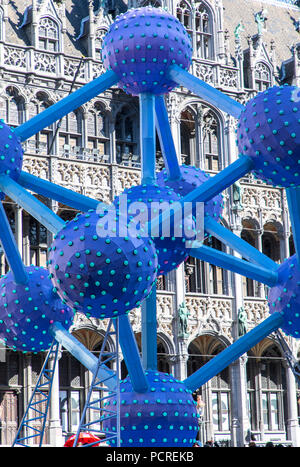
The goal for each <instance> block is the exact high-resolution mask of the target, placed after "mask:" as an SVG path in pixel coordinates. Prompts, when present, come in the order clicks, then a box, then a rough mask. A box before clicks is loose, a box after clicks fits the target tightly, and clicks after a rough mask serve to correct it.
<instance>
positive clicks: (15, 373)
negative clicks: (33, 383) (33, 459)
mask: <svg viewBox="0 0 300 467" xmlns="http://www.w3.org/2000/svg"><path fill="white" fill-rule="evenodd" d="M1 352H3V354H2V356H5V358H4V359H1V360H0V413H1V419H2V421H1V431H0V444H1V445H6V446H11V444H12V442H13V440H14V438H15V436H16V434H17V429H18V423H19V417H20V415H22V413H20V408H21V407H22V391H20V388H21V387H22V385H23V384H24V381H23V371H22V366H23V357H22V354H21V352H14V351H12V350H9V349H5V350H4V349H2V350H1Z"/></svg>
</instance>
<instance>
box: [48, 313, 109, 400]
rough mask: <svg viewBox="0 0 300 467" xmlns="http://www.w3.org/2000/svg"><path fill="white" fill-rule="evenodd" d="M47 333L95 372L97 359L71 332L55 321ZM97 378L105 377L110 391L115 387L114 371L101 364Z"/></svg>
mask: <svg viewBox="0 0 300 467" xmlns="http://www.w3.org/2000/svg"><path fill="white" fill-rule="evenodd" d="M49 333H50V334H51V335H52V336H53V337H54V339H55V340H56V341H57V342H58V343H59V344H61V345H62V346H63V347H64V348H65V349H66V350H68V352H70V354H71V355H73V357H74V358H76V359H77V360H78V361H79V362H80V363H82V365H83V366H85V368H87V369H88V370H89V371H91V372H92V373H93V374H95V372H96V370H97V365H98V359H97V357H95V355H93V354H92V353H91V352H90V351H89V350H88V349H87V348H86V347H85V346H84V345H83V344H81V342H79V341H78V340H77V339H76V338H75V337H74V336H72V334H71V333H70V332H68V331H66V329H65V328H64V327H63V326H62V324H61V323H59V322H58V321H55V322H54V323H53V324H51V326H50V328H49ZM98 376H99V379H105V380H106V381H105V384H106V386H107V387H108V389H110V390H111V391H115V390H116V389H117V379H116V377H115V373H114V372H113V371H112V370H110V369H109V368H107V367H106V366H105V365H101V367H100V369H99V372H98Z"/></svg>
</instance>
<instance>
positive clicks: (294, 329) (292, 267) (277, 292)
mask: <svg viewBox="0 0 300 467" xmlns="http://www.w3.org/2000/svg"><path fill="white" fill-rule="evenodd" d="M268 304H269V309H270V313H271V314H272V313H274V312H279V313H281V314H282V315H283V321H284V322H283V325H282V326H281V327H282V330H283V331H284V332H285V334H287V335H288V336H292V337H296V338H299V337H300V270H299V265H298V261H297V257H296V255H293V256H291V257H290V258H288V259H286V260H285V261H284V262H283V263H282V264H281V265H280V266H279V268H278V284H276V285H275V286H274V287H272V288H271V289H270V292H269V296H268Z"/></svg>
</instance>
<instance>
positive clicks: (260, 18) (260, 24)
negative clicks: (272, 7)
mask: <svg viewBox="0 0 300 467" xmlns="http://www.w3.org/2000/svg"><path fill="white" fill-rule="evenodd" d="M267 14H268V10H267V9H266V8H263V9H262V10H261V11H259V12H258V13H255V22H256V23H257V29H258V31H257V32H258V35H259V36H261V35H262V32H263V28H265V27H266V24H265V23H266V21H267V19H268V17H267Z"/></svg>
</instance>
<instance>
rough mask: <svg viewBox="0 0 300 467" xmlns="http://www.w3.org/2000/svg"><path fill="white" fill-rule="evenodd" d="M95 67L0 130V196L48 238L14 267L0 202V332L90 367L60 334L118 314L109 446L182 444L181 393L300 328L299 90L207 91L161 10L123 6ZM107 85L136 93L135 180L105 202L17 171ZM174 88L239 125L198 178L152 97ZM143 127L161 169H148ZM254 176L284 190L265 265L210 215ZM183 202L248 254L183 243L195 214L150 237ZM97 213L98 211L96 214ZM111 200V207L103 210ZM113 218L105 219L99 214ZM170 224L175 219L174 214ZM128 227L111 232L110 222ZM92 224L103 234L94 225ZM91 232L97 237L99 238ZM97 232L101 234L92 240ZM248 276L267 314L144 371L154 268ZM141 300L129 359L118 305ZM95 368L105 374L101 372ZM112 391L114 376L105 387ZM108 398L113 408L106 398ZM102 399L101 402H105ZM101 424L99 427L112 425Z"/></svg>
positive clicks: (185, 398) (189, 422)
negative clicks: (265, 301) (290, 238)
mask: <svg viewBox="0 0 300 467" xmlns="http://www.w3.org/2000/svg"><path fill="white" fill-rule="evenodd" d="M103 59H104V64H105V67H106V69H107V71H106V72H105V73H104V74H103V75H101V76H99V77H98V78H97V79H95V80H94V81H92V82H90V83H89V84H87V85H85V86H83V87H82V88H80V89H79V90H77V91H75V92H73V93H72V94H70V95H69V96H68V97H66V98H64V99H62V100H61V101H60V102H58V103H56V104H54V105H53V106H51V107H49V108H48V109H46V110H45V111H43V112H42V113H40V114H39V115H37V116H35V117H34V118H32V119H30V120H29V121H27V122H26V123H24V124H23V125H21V126H19V127H18V128H16V129H15V130H12V129H10V128H9V127H8V126H7V125H5V124H4V123H3V124H2V125H1V127H0V154H1V155H0V190H1V192H0V194H1V198H2V199H3V197H4V194H6V195H8V196H9V197H10V198H11V199H12V200H14V201H15V202H16V203H17V204H19V205H20V206H22V208H24V209H25V210H27V211H28V212H29V213H30V214H31V215H32V216H33V217H35V218H36V219H37V220H38V221H39V222H40V223H42V224H43V225H44V226H45V227H46V228H47V229H49V230H50V231H51V232H53V233H54V235H55V238H54V241H53V243H52V245H51V247H50V251H49V263H48V270H49V271H47V270H44V269H42V268H34V267H30V268H27V267H24V265H23V263H22V259H21V257H20V254H19V252H18V250H17V247H16V244H15V241H14V237H13V235H12V233H11V230H10V227H9V224H8V221H7V219H6V216H5V213H4V210H3V206H2V204H0V223H1V230H0V240H1V243H2V245H3V248H4V251H5V253H6V257H7V260H8V262H9V265H10V269H11V272H9V273H8V274H7V275H6V276H4V277H2V279H1V281H0V290H1V296H0V336H1V339H2V340H3V341H4V342H5V343H6V344H7V345H8V346H9V347H11V348H13V349H14V350H21V351H23V352H28V351H29V352H39V351H44V350H47V349H48V348H49V346H50V345H51V342H52V340H53V338H54V339H56V341H57V342H59V343H60V344H62V345H63V346H64V347H65V348H66V349H67V350H69V351H70V352H71V353H72V354H73V355H74V356H75V357H76V358H78V359H79V360H80V361H81V362H82V363H83V364H84V365H85V366H86V367H87V368H88V369H90V370H91V371H95V366H94V363H93V359H92V357H91V355H90V352H89V351H88V350H87V349H85V348H84V347H83V346H80V344H79V343H78V342H77V341H76V339H72V337H71V335H70V333H69V332H68V329H69V328H70V326H71V324H72V319H73V317H74V314H75V313H76V312H81V313H85V314H86V315H87V316H91V317H95V318H100V319H104V318H113V319H114V320H115V322H116V321H118V326H119V332H120V345H121V348H122V352H123V356H124V360H125V363H126V366H127V369H128V377H127V378H126V379H125V380H124V381H122V382H121V383H120V399H121V409H120V419H121V426H120V428H121V443H122V444H121V445H122V446H168V447H172V446H178V447H179V446H192V445H193V443H194V440H195V438H196V434H197V430H198V423H197V413H196V409H195V403H194V401H193V398H192V392H193V391H195V390H196V389H198V388H199V387H200V386H201V385H202V384H204V383H205V382H206V381H208V380H209V379H211V378H212V377H213V376H215V375H216V374H218V373H219V372H220V371H221V370H222V369H224V368H225V367H227V366H228V365H229V364H230V363H232V362H233V361H234V360H236V359H237V358H239V357H240V356H241V355H242V354H243V353H245V352H247V351H248V350H249V349H250V348H251V347H253V346H254V345H255V344H256V343H258V342H259V341H260V340H262V339H263V338H264V337H266V336H267V335H269V334H270V333H272V332H273V331H276V330H278V329H279V328H280V329H282V330H283V331H284V332H285V333H286V334H287V335H289V336H293V337H296V338H297V337H299V332H300V313H299V305H300V300H299V297H300V294H299V291H298V290H299V286H300V269H299V255H300V208H299V206H300V204H299V203H300V191H299V189H300V188H299V185H300V176H299V174H300V160H299V159H298V157H299V155H298V154H299V150H298V148H299V142H300V132H299V128H300V126H299V125H300V104H299V100H300V90H299V89H298V88H296V87H291V86H279V87H277V86H275V87H273V88H270V89H268V90H267V91H265V92H263V93H260V94H258V95H257V96H256V97H254V98H253V99H252V100H250V101H249V102H248V103H247V105H246V106H243V105H241V104H240V103H238V102H236V101H235V100H233V99H231V98H230V97H228V96H227V95H225V94H223V93H221V92H220V91H218V90H216V89H214V88H213V87H211V86H209V85H207V84H206V83H204V82H203V81H201V80H200V79H198V78H195V77H194V76H192V75H191V74H190V73H189V72H188V69H189V66H190V64H191V59H192V48H191V42H190V38H189V35H188V33H187V32H186V30H185V29H184V27H183V25H182V24H181V23H180V22H179V21H178V20H177V19H176V18H174V17H173V16H171V15H170V14H169V13H168V12H166V11H165V10H163V9H160V8H152V7H145V8H139V9H133V10H129V11H128V12H127V13H125V14H123V15H121V16H119V17H118V18H117V19H116V20H115V22H114V23H113V24H112V25H111V26H110V29H109V31H108V33H107V35H106V37H105V39H104V43H103ZM114 85H117V86H118V87H119V88H121V89H123V90H124V91H125V92H126V93H128V94H130V95H134V96H139V102H140V138H141V160H142V183H141V185H140V186H138V187H132V188H130V189H127V190H125V193H123V195H126V196H127V204H126V205H125V211H126V212H125V214H126V215H127V216H126V215H125V216H124V209H123V211H122V210H121V208H120V202H121V196H119V197H117V198H116V199H115V200H114V201H113V203H112V206H105V205H104V204H103V203H98V201H96V200H93V199H90V198H87V197H85V196H82V195H79V194H77V193H74V192H72V191H70V190H67V189H64V188H62V187H60V186H58V185H55V184H53V183H51V182H48V181H45V180H42V179H39V178H37V177H34V176H32V175H30V174H28V173H25V172H24V171H22V156H23V151H22V148H21V142H23V141H25V140H26V139H28V138H30V137H31V136H32V135H34V134H35V133H37V132H39V131H40V130H42V129H43V128H45V127H47V126H48V125H50V124H52V123H53V122H54V121H56V120H59V119H60V118H62V117H63V116H65V115H66V114H68V113H69V112H71V111H72V110H74V109H76V108H78V107H79V106H80V105H82V104H83V103H85V102H87V101H89V100H90V99H92V98H93V97H95V96H97V95H99V94H100V93H102V92H104V91H105V90H106V89H108V88H110V87H111V86H114ZM178 85H180V86H184V87H186V88H187V89H189V90H190V91H192V92H194V93H195V94H196V95H198V96H200V97H201V98H203V99H204V100H206V101H207V102H208V103H210V104H212V105H214V106H216V107H218V108H219V109H221V110H222V111H224V112H225V113H228V114H230V115H232V116H233V117H234V118H236V119H238V128H237V145H238V150H239V158H238V160H237V161H235V162H234V163H232V164H231V165H229V166H228V167H226V168H225V169H224V170H223V171H221V172H220V173H218V174H217V175H215V176H214V177H209V176H208V175H207V174H205V173H204V172H202V171H201V170H200V169H197V168H195V167H187V166H180V165H179V163H178V160H177V156H176V152H175V147H174V142H173V138H172V134H171V130H170V125H169V122H168V117H167V111H166V107H165V103H164V99H163V94H166V93H168V92H170V91H172V89H174V88H175V87H176V86H178ZM155 130H157V132H158V136H159V139H160V144H161V148H162V153H163V157H164V163H165V169H164V170H163V171H162V172H161V173H158V174H157V173H156V171H155ZM248 172H253V173H254V175H255V176H256V177H258V178H259V179H261V180H264V181H266V182H268V183H271V184H272V185H274V186H277V187H284V188H285V190H286V194H287V199H288V205H289V212H290V217H291V222H292V228H293V235H294V240H295V247H296V254H295V255H294V256H292V257H291V258H289V259H288V260H286V261H285V262H284V263H283V264H282V265H280V266H278V265H277V264H276V263H275V262H273V261H272V260H271V259H269V258H268V257H266V256H265V255H263V254H262V253H260V252H259V251H258V250H256V249H255V248H253V247H251V246H250V245H249V244H248V243H246V242H244V241H243V240H242V239H241V238H239V237H237V236H236V235H234V234H233V233H231V232H230V231H229V230H227V229H226V228H224V227H222V226H221V225H220V223H219V220H220V217H221V214H222V207H223V204H222V195H221V194H220V193H221V192H222V191H223V190H224V189H226V188H227V187H229V186H230V185H231V184H232V183H234V182H235V181H236V180H238V179H239V178H240V177H242V176H244V175H245V174H247V173H248ZM27 190H30V191H33V192H34V193H37V194H40V195H43V196H46V197H48V198H50V199H54V200H56V201H58V202H62V203H64V204H66V205H69V206H71V207H74V208H76V209H77V210H79V211H80V212H81V213H80V214H79V215H78V216H77V217H76V218H75V219H74V220H73V221H71V222H69V223H64V222H63V221H62V220H61V219H60V218H59V217H58V216H57V215H56V214H54V213H53V212H52V211H51V210H49V209H48V208H47V207H46V206H45V205H44V204H42V203H40V202H39V201H38V200H37V199H36V198H35V197H34V196H33V195H31V194H30V192H29V191H27ZM153 201H156V202H158V205H159V204H160V203H162V202H164V203H165V204H166V205H167V207H169V208H170V207H172V208H173V207H174V205H175V207H174V209H173V211H172V216H173V217H172V216H171V214H170V209H164V210H161V211H160V210H158V213H156V215H152V217H151V219H150V221H149V222H147V223H146V224H145V225H143V228H141V229H140V231H139V233H138V235H131V233H130V232H131V231H130V226H131V223H132V219H133V217H134V216H133V217H132V216H131V214H132V212H131V206H132V204H131V203H134V202H143V203H145V204H146V205H147V206H148V207H149V209H150V205H151V203H152V202H153ZM186 203H192V206H193V208H194V207H195V206H196V204H197V203H204V235H207V234H209V235H213V236H215V237H216V238H218V239H219V240H220V241H222V242H223V243H224V244H226V245H228V246H230V248H232V249H233V250H235V251H236V252H238V253H239V254H240V255H241V256H242V257H243V258H245V259H246V260H247V261H245V260H243V259H240V258H238V257H235V256H232V255H229V254H226V253H223V252H220V251H216V250H214V249H211V248H208V247H206V246H204V245H202V244H201V243H200V242H199V241H198V240H197V237H196V233H197V232H196V230H197V229H196V227H195V225H194V220H195V212H194V210H193V212H192V214H193V216H192V217H190V219H189V229H190V232H191V233H192V234H191V235H190V236H189V242H188V245H187V244H186V242H185V240H186V239H185V237H182V238H176V237H174V236H172V234H171V236H170V237H166V236H163V235H162V234H158V235H157V236H153V235H149V233H150V234H152V232H153V231H152V229H154V228H156V229H158V231H159V232H160V230H159V229H160V228H161V226H163V224H164V222H165V221H166V220H170V218H171V219H172V222H171V225H172V226H173V228H174V227H175V224H176V221H175V215H176V213H177V214H179V216H180V213H181V212H182V208H183V207H184V205H185V204H186ZM99 208H100V209H99ZM112 208H113V209H112ZM110 212H113V213H114V214H113V217H111V221H114V222H106V225H105V221H107V218H106V215H107V213H110ZM179 219H180V222H179V224H181V223H183V222H184V221H185V219H184V218H183V217H182V215H181V217H179ZM124 225H125V226H126V227H128V232H126V234H122V232H121V229H122V226H123V227H124ZM101 229H102V230H101ZM101 232H102V233H101ZM103 232H105V234H104V235H103ZM188 255H190V256H193V257H195V258H199V259H202V260H204V261H208V262H210V263H212V264H215V265H217V266H220V267H223V268H227V269H228V270H231V271H233V272H236V273H239V274H242V275H245V276H246V277H249V278H252V279H255V280H258V281H259V282H262V283H264V284H266V285H268V286H269V287H270V293H269V308H270V316H269V317H268V318H267V319H266V320H264V321H263V322H262V323H261V324H259V325H258V326H256V327H255V328H254V329H253V330H251V331H250V332H248V333H247V334H245V335H244V336H242V337H241V338H239V339H238V340H237V341H235V342H234V343H233V344H232V345H231V346H229V347H228V348H226V349H225V350H224V351H223V352H221V353H220V354H218V355H217V356H216V357H214V358H213V359H212V360H210V361H209V362H208V363H207V364H206V365H205V366H203V367H202V368H201V369H199V370H198V371H196V372H195V373H194V374H193V375H191V376H189V377H188V378H186V379H185V380H184V381H178V380H176V379H175V378H173V377H172V376H171V375H166V374H162V373H160V372H158V371H157V361H156V295H155V281H156V277H157V275H158V274H166V273H167V272H168V271H170V270H172V269H174V268H176V267H177V266H178V265H179V264H180V263H182V261H184V259H185V258H186V257H187V256H188ZM140 305H142V320H144V321H145V322H147V323H152V325H149V326H145V327H144V328H143V332H142V338H143V356H142V361H141V359H140V356H139V352H138V348H137V345H136V342H135V339H134V335H133V332H132V329H131V326H130V323H129V319H128V313H130V310H132V309H133V308H135V307H138V306H140ZM101 372H102V373H103V372H104V373H105V372H107V373H108V374H109V372H110V370H109V369H108V368H102V369H101ZM110 384H111V389H115V387H116V382H115V381H114V382H112V383H111V382H110ZM112 403H113V402H112ZM107 404H109V402H108V403H107ZM112 424H113V421H112V420H107V421H106V422H105V421H104V430H106V429H107V430H111V429H115V427H112Z"/></svg>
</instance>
